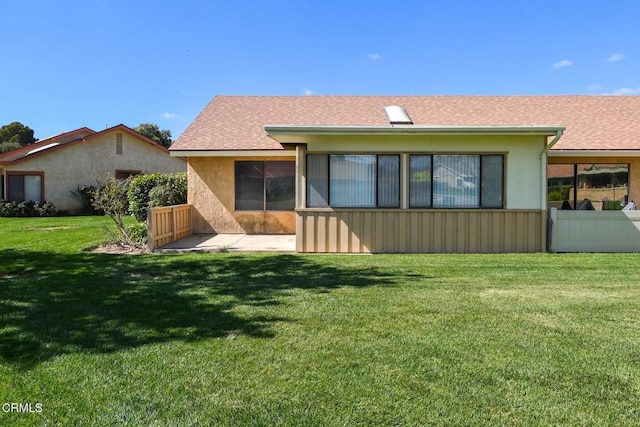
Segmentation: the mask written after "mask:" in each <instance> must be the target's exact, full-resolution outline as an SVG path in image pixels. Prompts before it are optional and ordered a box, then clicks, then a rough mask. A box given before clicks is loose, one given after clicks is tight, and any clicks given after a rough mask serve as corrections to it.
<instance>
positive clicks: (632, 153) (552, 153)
mask: <svg viewBox="0 0 640 427" xmlns="http://www.w3.org/2000/svg"><path fill="white" fill-rule="evenodd" d="M548 156H549V157H640V150H553V149H551V150H549V153H548Z"/></svg>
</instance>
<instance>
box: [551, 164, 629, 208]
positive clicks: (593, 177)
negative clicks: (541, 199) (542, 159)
mask: <svg viewBox="0 0 640 427" xmlns="http://www.w3.org/2000/svg"><path fill="white" fill-rule="evenodd" d="M628 187H629V164H627V163H622V164H611V163H609V164H607V163H597V164H593V163H586V164H573V163H572V164H550V165H547V200H548V202H547V205H548V206H549V207H555V208H558V209H582V210H591V209H595V210H619V209H622V208H623V207H624V205H626V204H627V203H628V202H629V188H628Z"/></svg>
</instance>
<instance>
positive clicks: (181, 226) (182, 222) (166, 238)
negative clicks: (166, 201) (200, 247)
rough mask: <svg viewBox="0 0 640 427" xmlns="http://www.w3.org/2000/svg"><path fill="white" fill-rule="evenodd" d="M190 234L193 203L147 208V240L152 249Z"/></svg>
mask: <svg viewBox="0 0 640 427" xmlns="http://www.w3.org/2000/svg"><path fill="white" fill-rule="evenodd" d="M190 235H191V205H175V206H163V207H158V208H149V209H147V242H148V245H149V250H150V251H153V250H154V249H155V248H159V247H161V246H164V245H167V244H169V243H171V242H175V241H176V240H179V239H182V238H184V237H187V236H190Z"/></svg>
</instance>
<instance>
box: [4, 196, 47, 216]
mask: <svg viewBox="0 0 640 427" xmlns="http://www.w3.org/2000/svg"><path fill="white" fill-rule="evenodd" d="M55 214H56V207H55V206H54V205H53V203H51V202H47V201H45V202H42V203H38V202H32V201H30V200H28V201H24V202H15V201H14V202H2V203H0V217H34V216H54V215H55Z"/></svg>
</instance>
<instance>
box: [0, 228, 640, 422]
mask: <svg viewBox="0 0 640 427" xmlns="http://www.w3.org/2000/svg"><path fill="white" fill-rule="evenodd" d="M104 221H105V219H104V218H95V217H94V218H92V217H82V218H52V219H30V220H27V219H25V220H23V219H0V404H2V403H5V402H31V403H34V404H35V403H41V404H42V412H40V413H31V414H24V413H5V412H2V411H0V425H9V424H10V425H85V424H86V425H201V424H205V425H230V426H231V425H322V426H326V425H340V426H342V425H492V426H493V425H526V426H528V425H637V424H638V422H639V421H638V420H639V419H640V406H639V405H638V402H639V401H640V378H639V374H640V350H639V349H640V346H639V344H640V320H639V319H640V313H639V309H640V290H639V289H638V284H639V283H640V272H638V270H637V269H636V268H633V267H634V266H636V265H638V261H639V259H638V255H637V254H565V255H553V254H530V255H517V254H509V255H374V256H304V255H282V254H281V255H276V254H273V255H268V254H262V255H259V254H226V253H218V254H188V255H141V256H126V255H107V254H92V253H86V252H82V249H83V248H85V247H87V246H93V245H96V244H97V243H99V242H100V241H101V239H104V237H103V235H102V234H101V231H100V229H101V227H102V225H103V223H104ZM38 241H41V242H38Z"/></svg>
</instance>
